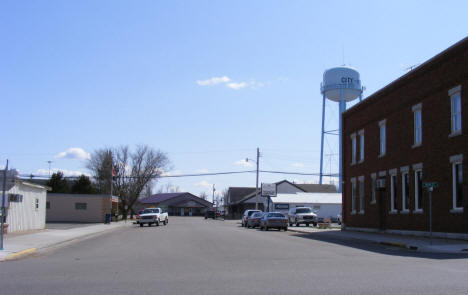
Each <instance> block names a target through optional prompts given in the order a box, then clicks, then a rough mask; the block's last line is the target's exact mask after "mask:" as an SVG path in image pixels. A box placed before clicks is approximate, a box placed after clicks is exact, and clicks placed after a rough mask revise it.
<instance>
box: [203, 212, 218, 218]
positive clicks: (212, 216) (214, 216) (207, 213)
mask: <svg viewBox="0 0 468 295" xmlns="http://www.w3.org/2000/svg"><path fill="white" fill-rule="evenodd" d="M208 218H213V219H216V215H215V212H214V210H206V212H205V219H208Z"/></svg>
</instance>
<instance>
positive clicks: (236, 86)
mask: <svg viewBox="0 0 468 295" xmlns="http://www.w3.org/2000/svg"><path fill="white" fill-rule="evenodd" d="M246 86H247V83H245V82H239V83H237V82H231V83H227V84H226V87H228V88H231V89H234V90H239V89H242V88H244V87H246Z"/></svg>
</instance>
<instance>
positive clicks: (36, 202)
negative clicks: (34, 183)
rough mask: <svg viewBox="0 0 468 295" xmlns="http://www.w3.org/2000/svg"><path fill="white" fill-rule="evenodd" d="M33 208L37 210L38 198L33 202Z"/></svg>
mask: <svg viewBox="0 0 468 295" xmlns="http://www.w3.org/2000/svg"><path fill="white" fill-rule="evenodd" d="M34 208H35V209H36V210H39V199H38V198H36V199H35V200H34Z"/></svg>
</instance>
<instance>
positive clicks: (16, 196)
mask: <svg viewBox="0 0 468 295" xmlns="http://www.w3.org/2000/svg"><path fill="white" fill-rule="evenodd" d="M8 201H9V202H14V203H21V202H23V195H20V194H8Z"/></svg>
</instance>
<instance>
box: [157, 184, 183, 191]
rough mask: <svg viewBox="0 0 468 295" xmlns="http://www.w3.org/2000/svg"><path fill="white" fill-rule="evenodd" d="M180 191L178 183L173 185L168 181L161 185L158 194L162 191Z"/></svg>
mask: <svg viewBox="0 0 468 295" xmlns="http://www.w3.org/2000/svg"><path fill="white" fill-rule="evenodd" d="M178 192H180V187H179V186H178V185H173V184H172V183H170V182H168V183H166V185H164V186H161V187H160V188H159V189H158V190H157V193H158V194H164V193H178Z"/></svg>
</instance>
